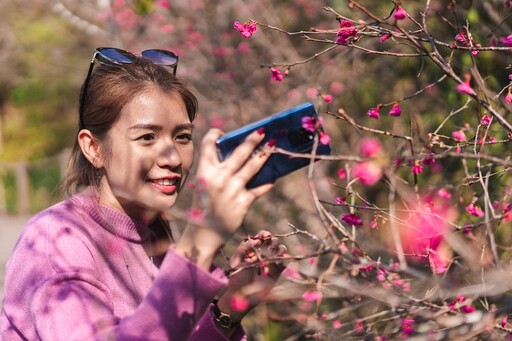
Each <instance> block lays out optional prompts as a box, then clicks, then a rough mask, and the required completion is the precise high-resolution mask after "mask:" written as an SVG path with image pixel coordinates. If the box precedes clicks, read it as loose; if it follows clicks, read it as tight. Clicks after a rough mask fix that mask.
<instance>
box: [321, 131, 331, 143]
mask: <svg viewBox="0 0 512 341" xmlns="http://www.w3.org/2000/svg"><path fill="white" fill-rule="evenodd" d="M329 142H331V137H330V136H329V135H327V133H325V132H323V131H322V132H321V133H320V144H323V145H328V144H329Z"/></svg>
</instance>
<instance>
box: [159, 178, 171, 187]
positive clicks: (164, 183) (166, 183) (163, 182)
mask: <svg viewBox="0 0 512 341" xmlns="http://www.w3.org/2000/svg"><path fill="white" fill-rule="evenodd" d="M175 182H176V179H172V180H170V179H160V180H158V181H157V183H158V184H159V185H162V186H170V185H172V184H174V183H175Z"/></svg>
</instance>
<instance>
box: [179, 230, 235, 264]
mask: <svg viewBox="0 0 512 341" xmlns="http://www.w3.org/2000/svg"><path fill="white" fill-rule="evenodd" d="M224 242H225V241H224V238H223V237H222V236H220V235H219V234H217V233H215V231H212V230H210V229H207V228H201V227H198V226H188V227H187V228H186V229H185V231H184V232H183V234H182V236H181V238H180V240H179V241H178V242H177V243H176V247H175V250H176V252H177V253H179V254H181V255H182V256H184V257H186V258H188V259H190V260H191V261H193V262H194V263H196V264H197V265H198V266H200V267H202V268H204V269H205V270H209V269H210V266H211V264H212V262H213V259H214V258H215V256H216V254H217V252H218V251H219V249H220V248H221V247H222V245H224Z"/></svg>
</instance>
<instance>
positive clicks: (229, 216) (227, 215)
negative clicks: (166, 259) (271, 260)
mask: <svg viewBox="0 0 512 341" xmlns="http://www.w3.org/2000/svg"><path fill="white" fill-rule="evenodd" d="M220 136H222V132H221V131H220V130H218V129H211V130H209V131H208V133H207V134H206V135H205V136H204V138H203V141H202V143H201V151H200V157H199V164H198V169H197V176H196V179H197V180H196V183H195V189H194V190H195V195H194V200H193V212H194V215H193V217H191V220H192V221H191V223H192V224H190V225H189V226H188V227H187V229H186V230H185V231H184V233H183V236H182V238H181V239H180V242H179V243H178V245H177V249H178V250H182V251H185V254H186V255H187V256H188V257H189V258H190V257H191V255H190V253H194V254H198V251H202V253H203V254H206V253H209V252H214V253H215V252H216V251H217V250H218V248H219V247H221V246H222V245H223V244H224V243H225V242H226V241H227V239H229V238H230V237H231V235H232V234H233V233H235V232H236V231H237V230H238V228H239V227H240V225H241V224H242V221H243V219H244V217H245V215H246V214H247V212H248V210H249V207H250V206H251V205H252V203H253V202H254V201H255V200H256V199H257V198H259V197H260V196H262V195H263V194H265V193H267V192H268V191H269V190H270V189H271V188H272V184H265V185H261V186H259V187H256V188H252V189H247V188H246V187H245V186H246V185H247V183H248V182H249V180H250V179H251V178H252V177H253V176H254V175H255V174H256V173H257V172H258V171H259V170H260V168H261V167H262V166H263V164H264V163H265V162H266V161H267V160H268V158H269V157H270V154H271V153H270V151H271V150H270V147H268V146H263V147H262V148H260V149H257V147H258V145H259V144H260V143H261V142H262V141H263V138H264V134H263V133H261V132H260V131H255V132H253V133H251V134H250V135H248V136H247V138H246V139H245V141H244V142H243V143H242V144H241V145H240V146H238V147H237V148H236V149H235V150H234V151H233V153H232V154H231V155H230V156H229V157H228V158H226V159H225V160H224V161H220V160H219V157H218V155H217V147H216V145H215V141H216V140H217V139H218V138H219V137H220ZM185 243H192V245H188V246H186V244H185ZM193 245H195V248H194V250H191V249H190V247H192V246H193ZM184 247H187V249H186V250H185V249H183V248H184ZM194 258H196V257H194ZM200 258H201V257H199V259H195V260H196V261H199V260H200ZM199 263H201V262H198V264H199ZM200 265H201V264H200ZM204 265H208V264H204Z"/></svg>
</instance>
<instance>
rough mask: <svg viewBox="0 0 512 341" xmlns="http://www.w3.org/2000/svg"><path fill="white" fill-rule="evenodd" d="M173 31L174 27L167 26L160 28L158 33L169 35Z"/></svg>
mask: <svg viewBox="0 0 512 341" xmlns="http://www.w3.org/2000/svg"><path fill="white" fill-rule="evenodd" d="M173 31H174V25H171V24H167V25H163V26H161V27H160V32H162V33H171V32H173Z"/></svg>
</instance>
